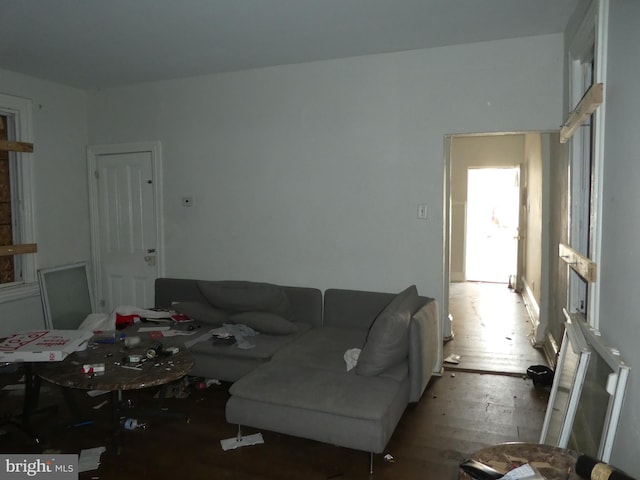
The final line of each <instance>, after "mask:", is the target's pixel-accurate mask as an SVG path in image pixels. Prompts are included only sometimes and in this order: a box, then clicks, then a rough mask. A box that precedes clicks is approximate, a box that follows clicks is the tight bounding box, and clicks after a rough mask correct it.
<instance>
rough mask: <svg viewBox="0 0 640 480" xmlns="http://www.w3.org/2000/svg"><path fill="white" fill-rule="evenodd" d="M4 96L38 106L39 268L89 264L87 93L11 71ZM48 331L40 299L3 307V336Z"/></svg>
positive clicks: (1, 81) (2, 79)
mask: <svg viewBox="0 0 640 480" xmlns="http://www.w3.org/2000/svg"><path fill="white" fill-rule="evenodd" d="M0 92H1V93H3V94H6V95H14V96H18V97H24V98H29V99H31V100H32V102H33V107H34V108H33V137H34V154H33V155H34V187H35V206H34V210H35V218H36V235H37V242H38V253H37V261H38V264H39V266H40V267H48V266H54V265H60V264H65V263H70V262H74V261H80V260H89V259H90V242H89V237H90V232H89V218H88V215H89V213H88V212H89V209H88V194H87V173H86V172H87V169H86V153H85V148H86V144H87V113H86V107H87V104H86V94H85V93H84V92H82V91H81V90H77V89H74V88H70V87H65V86H61V85H57V84H54V83H51V82H46V81H42V80H38V79H35V78H33V77H28V76H25V75H20V74H16V73H13V72H8V71H5V70H0ZM43 327H44V322H43V316H42V307H41V303H40V297H39V296H35V297H29V298H26V299H23V300H17V301H12V302H6V303H0V335H8V334H11V333H14V332H15V331H17V330H21V329H33V328H43Z"/></svg>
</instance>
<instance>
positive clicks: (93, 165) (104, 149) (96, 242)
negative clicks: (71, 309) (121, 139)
mask: <svg viewBox="0 0 640 480" xmlns="http://www.w3.org/2000/svg"><path fill="white" fill-rule="evenodd" d="M124 153H149V154H150V155H151V170H152V172H151V174H152V182H153V186H154V189H153V197H154V198H153V201H154V211H155V220H156V222H155V230H156V242H157V243H156V276H157V277H162V276H164V271H165V270H164V268H165V262H164V260H165V259H164V214H163V206H162V205H163V202H162V199H163V192H162V186H163V183H162V145H161V143H160V141H151V142H132V143H116V144H103V145H89V146H88V147H87V175H88V184H89V217H90V225H91V258H92V263H93V285H94V292H93V293H94V297H93V298H95V299H96V311H98V312H102V311H103V310H104V303H103V301H102V300H101V299H103V298H104V296H103V285H102V258H101V255H100V211H99V199H98V182H97V180H98V170H97V167H98V157H99V156H100V155H117V154H124ZM104 313H108V312H104Z"/></svg>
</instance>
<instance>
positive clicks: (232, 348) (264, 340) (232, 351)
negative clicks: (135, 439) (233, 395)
mask: <svg viewBox="0 0 640 480" xmlns="http://www.w3.org/2000/svg"><path fill="white" fill-rule="evenodd" d="M310 329H311V326H310V325H308V324H306V323H296V332H297V333H294V334H290V335H255V336H253V337H247V341H248V342H249V343H251V344H253V345H254V347H253V348H247V349H244V348H238V347H237V345H236V344H232V345H221V344H214V343H213V342H212V341H211V340H205V341H203V342H198V343H196V344H194V345H193V346H192V347H191V348H190V351H191V352H195V353H198V354H200V355H211V356H215V357H228V358H254V359H260V360H269V359H271V358H272V357H273V355H274V354H275V353H276V352H277V351H278V350H279V349H281V348H283V347H284V346H286V345H288V344H290V343H291V342H293V341H294V340H296V339H297V338H299V337H300V336H301V335H303V334H304V333H305V332H307V331H309V330H310Z"/></svg>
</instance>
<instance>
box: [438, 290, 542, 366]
mask: <svg viewBox="0 0 640 480" xmlns="http://www.w3.org/2000/svg"><path fill="white" fill-rule="evenodd" d="M449 301H450V304H449V311H450V313H451V314H452V315H453V333H454V337H453V339H452V340H450V341H448V342H446V343H445V345H444V357H445V358H447V357H448V356H449V355H459V356H460V363H459V364H458V365H455V366H454V365H448V366H447V367H448V368H449V369H457V370H463V371H480V372H496V373H503V374H514V375H522V374H524V373H525V372H526V370H527V368H528V367H529V366H530V365H547V361H546V359H545V357H544V354H543V353H542V351H541V350H539V349H536V348H534V347H533V346H532V343H531V334H532V326H531V322H530V320H529V316H528V313H527V309H526V307H525V306H524V303H523V301H522V298H521V296H520V295H518V294H517V293H514V292H513V290H510V289H509V288H507V284H502V283H480V282H462V283H452V284H451V286H450V295H449Z"/></svg>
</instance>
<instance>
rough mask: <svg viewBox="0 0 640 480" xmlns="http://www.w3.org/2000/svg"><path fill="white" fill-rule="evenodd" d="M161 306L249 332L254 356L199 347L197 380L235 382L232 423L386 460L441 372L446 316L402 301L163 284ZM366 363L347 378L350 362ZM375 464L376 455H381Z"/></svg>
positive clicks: (427, 303)
mask: <svg viewBox="0 0 640 480" xmlns="http://www.w3.org/2000/svg"><path fill="white" fill-rule="evenodd" d="M155 289H156V292H155V293H156V297H155V298H156V305H157V306H158V307H163V308H173V309H175V310H177V311H181V312H183V313H185V314H187V315H190V316H191V317H192V318H194V319H196V320H197V321H198V322H200V323H201V324H202V325H203V327H205V328H202V327H201V330H202V331H203V332H205V331H207V330H206V328H209V327H211V328H213V327H218V326H221V325H227V326H228V325H249V326H250V327H252V329H253V330H254V331H258V332H260V334H259V335H255V336H250V337H247V338H246V341H247V342H246V344H245V345H244V347H245V348H239V345H240V342H238V343H237V344H234V345H230V344H220V343H216V342H214V341H213V340H211V341H209V340H207V341H203V342H199V343H196V344H195V345H193V346H192V347H191V348H190V351H191V353H192V355H193V356H194V358H195V367H194V370H193V371H192V373H193V374H194V375H197V376H203V377H207V378H217V379H219V380H223V381H227V382H232V385H231V386H230V389H229V393H230V398H229V400H228V401H227V404H226V419H227V421H228V422H230V423H234V424H238V425H239V426H240V425H246V426H250V427H254V428H259V429H266V430H271V431H275V432H280V433H284V434H289V435H294V436H299V437H303V438H308V439H313V440H318V441H321V442H325V443H330V444H334V445H338V446H343V447H348V448H354V449H358V450H363V451H367V452H371V453H372V454H373V453H382V452H383V451H384V449H385V447H386V445H387V442H388V441H389V439H390V437H391V435H392V433H393V431H394V429H395V427H396V425H397V424H398V422H399V420H400V417H401V416H402V414H403V412H404V410H405V408H406V407H407V405H408V404H409V403H410V402H417V401H418V400H419V399H420V397H421V395H422V393H423V392H424V390H425V388H426V386H427V384H428V382H429V380H430V378H431V377H432V375H433V374H434V373H436V372H438V371H439V369H440V365H439V343H440V341H439V338H438V319H439V315H438V308H437V304H436V302H435V301H434V300H433V299H430V298H427V297H422V296H419V295H418V294H417V291H416V288H415V286H411V287H409V288H407V289H405V290H404V291H403V292H400V293H399V294H392V293H379V292H366V291H356V290H340V289H329V290H326V291H325V292H324V294H323V293H322V292H321V291H320V290H318V289H314V288H304V287H287V286H277V285H271V284H264V283H255V282H237V281H201V280H192V279H172V278H161V279H158V280H157V281H156V287H155ZM354 349H360V350H359V357H358V358H357V363H356V364H355V366H353V362H351V365H350V366H351V367H353V368H351V369H350V370H347V361H346V357H345V354H346V353H347V352H349V353H350V354H351V356H349V358H351V359H352V358H353V356H352V355H353V353H354ZM372 458H373V456H372Z"/></svg>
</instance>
